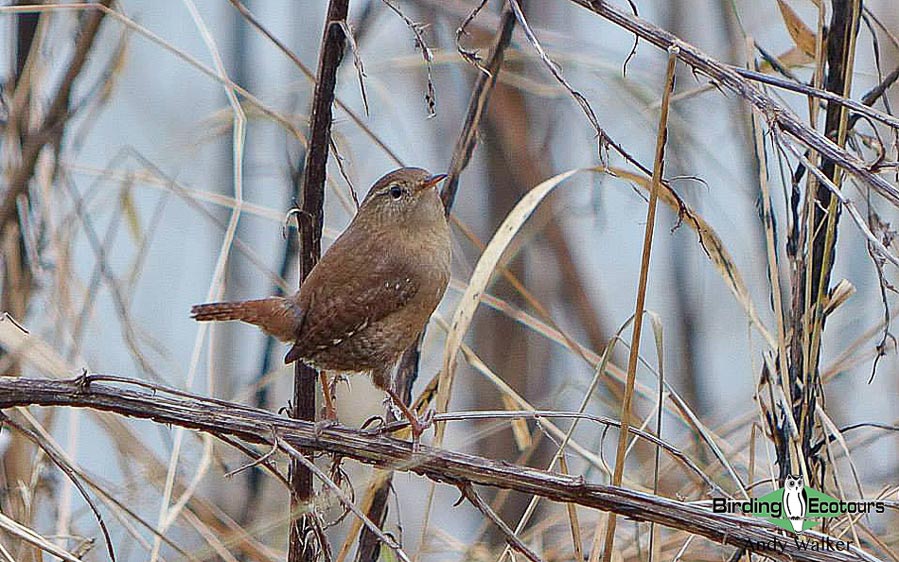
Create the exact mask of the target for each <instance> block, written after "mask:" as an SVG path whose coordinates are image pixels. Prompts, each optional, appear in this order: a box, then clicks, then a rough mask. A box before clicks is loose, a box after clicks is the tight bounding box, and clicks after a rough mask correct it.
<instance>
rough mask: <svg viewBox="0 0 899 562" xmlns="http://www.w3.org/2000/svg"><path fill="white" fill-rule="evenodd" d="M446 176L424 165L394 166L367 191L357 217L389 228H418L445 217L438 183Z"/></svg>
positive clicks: (359, 219) (443, 219)
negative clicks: (424, 168) (425, 167)
mask: <svg viewBox="0 0 899 562" xmlns="http://www.w3.org/2000/svg"><path fill="white" fill-rule="evenodd" d="M445 177H446V174H436V175H433V174H431V173H430V172H428V171H427V170H423V169H421V168H400V169H398V170H394V171H392V172H390V173H389V174H386V175H385V176H383V177H382V178H381V179H379V180H378V181H376V182H375V184H374V185H373V186H372V187H371V189H370V190H369V191H368V195H366V196H365V199H364V200H363V201H362V205H361V207H360V208H359V214H358V215H357V217H356V221H365V222H367V223H369V224H372V225H378V226H383V227H388V228H416V227H419V226H422V225H425V226H426V225H428V224H432V223H435V222H436V221H445V220H446V218H445V216H444V210H443V203H442V202H441V201H440V194H439V193H438V192H437V184H439V183H440V182H441V181H442V180H443V179H444V178H445Z"/></svg>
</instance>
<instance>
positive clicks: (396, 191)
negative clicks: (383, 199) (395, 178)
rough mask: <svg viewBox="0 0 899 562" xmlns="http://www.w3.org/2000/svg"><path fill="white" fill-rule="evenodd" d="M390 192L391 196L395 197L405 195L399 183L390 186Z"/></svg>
mask: <svg viewBox="0 0 899 562" xmlns="http://www.w3.org/2000/svg"><path fill="white" fill-rule="evenodd" d="M388 193H390V196H391V197H393V198H394V199H399V198H400V197H402V196H403V188H402V187H400V186H398V185H392V186H390V191H389V192H388Z"/></svg>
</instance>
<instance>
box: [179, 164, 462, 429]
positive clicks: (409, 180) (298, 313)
mask: <svg viewBox="0 0 899 562" xmlns="http://www.w3.org/2000/svg"><path fill="white" fill-rule="evenodd" d="M445 177H446V176H445V175H443V174H438V175H431V174H430V173H429V172H427V171H426V170H423V169H421V168H400V169H398V170H394V171H393V172H390V173H388V174H387V175H385V176H383V177H382V178H381V179H379V180H378V181H376V182H375V184H374V185H373V186H372V187H371V189H370V190H369V191H368V194H367V195H366V196H365V199H364V200H363V201H362V204H361V205H360V207H359V211H358V212H357V213H356V216H355V217H354V218H353V220H352V222H350V225H349V226H348V227H347V229H346V230H345V231H344V232H343V234H341V235H340V236H339V237H338V238H337V240H335V241H334V243H333V244H332V245H331V247H330V248H329V249H328V251H327V252H325V254H324V255H323V256H322V258H321V260H320V261H319V262H318V263H317V264H316V266H315V267H314V268H313V269H312V271H311V272H309V275H308V276H307V277H306V279H305V281H304V282H303V284H302V286H301V287H300V290H299V291H297V293H296V294H294V295H293V296H290V297H269V298H266V299H260V300H248V301H240V302H220V303H209V304H200V305H196V306H194V307H193V308H192V309H191V317H192V318H194V319H196V320H197V321H200V322H205V321H224V320H240V321H242V322H247V323H249V324H254V325H256V326H259V327H260V328H261V329H262V331H263V332H265V333H266V334H269V335H271V336H273V337H275V338H277V339H279V340H281V341H283V342H290V343H292V344H293V346H292V347H291V348H290V351H289V352H288V353H287V355H286V356H285V358H284V362H285V363H291V362H293V361H296V360H301V361H303V362H304V363H306V364H308V365H310V366H313V367H315V368H317V369H320V370H326V371H339V372H344V373H365V372H369V373H371V376H372V381H373V382H374V384H375V386H377V387H378V388H380V389H382V390H384V391H386V392H387V393H388V394H389V396H390V398H391V399H392V400H393V402H394V403H396V405H397V407H398V408H399V409H400V410H402V412H403V414H404V415H405V417H407V418H408V419H409V423H410V424H411V426H412V432H413V436H414V437H415V438H416V440H417V438H418V436H419V435H421V432H422V431H423V430H424V429H425V428H426V427H427V426H426V424H425V423H423V422H422V421H421V420H419V419H418V417H417V416H416V415H415V414H414V413H413V412H412V411H411V410H410V409H409V408H408V407H407V406H406V405H405V404H404V403H403V401H402V400H400V398H399V396H398V395H397V393H396V389H395V388H394V386H395V385H394V380H393V376H392V373H393V367H394V365H395V364H396V362H397V360H398V359H399V357H400V355H402V353H403V351H405V350H406V349H407V348H408V347H409V346H411V345H412V344H413V343H414V342H415V340H416V339H417V338H418V335H419V334H420V333H421V331H422V330H423V329H424V327H425V325H426V324H427V322H428V319H429V318H430V317H431V313H432V312H434V309H435V308H437V305H438V304H439V303H440V300H441V299H442V298H443V293H444V292H445V291H446V286H447V284H448V283H449V278H450V260H451V255H452V245H451V241H450V230H449V224H448V223H447V219H446V215H445V213H444V207H443V203H442V202H441V200H440V195H439V193H438V192H437V184H438V183H439V182H440V181H441V180H443V178H445ZM325 394H326V395H327V389H326V390H325Z"/></svg>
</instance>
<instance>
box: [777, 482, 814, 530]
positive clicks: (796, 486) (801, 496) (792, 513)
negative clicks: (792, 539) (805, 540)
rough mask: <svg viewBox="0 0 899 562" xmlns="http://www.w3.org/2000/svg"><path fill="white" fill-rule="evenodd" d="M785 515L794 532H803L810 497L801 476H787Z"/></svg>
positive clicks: (784, 501)
mask: <svg viewBox="0 0 899 562" xmlns="http://www.w3.org/2000/svg"><path fill="white" fill-rule="evenodd" d="M783 508H784V514H785V515H786V516H787V519H789V520H790V524H791V525H793V530H794V531H796V532H797V533H800V532H802V524H803V523H804V522H805V513H806V510H807V509H808V496H807V495H806V493H805V486H803V484H802V478H801V477H800V476H787V478H786V480H785V481H784V497H783Z"/></svg>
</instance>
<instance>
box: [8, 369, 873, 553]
mask: <svg viewBox="0 0 899 562" xmlns="http://www.w3.org/2000/svg"><path fill="white" fill-rule="evenodd" d="M28 405H38V406H71V407H80V408H90V409H95V410H104V411H109V412H115V413H118V414H120V415H124V416H129V417H135V418H142V419H151V420H154V421H156V422H158V423H162V424H172V425H178V426H181V427H186V428H190V429H195V430H197V431H202V432H206V433H210V434H212V435H216V436H222V435H231V436H234V437H237V438H239V439H242V440H245V441H247V442H250V443H256V444H270V443H271V431H272V428H273V427H274V428H275V430H276V431H277V432H278V435H279V436H280V437H281V439H283V440H284V442H286V443H288V444H290V446H292V447H294V448H296V449H300V450H302V449H307V450H311V451H323V452H328V453H334V454H337V455H340V456H343V457H346V458H351V459H355V460H357V461H359V462H363V463H367V464H371V465H374V466H378V467H382V468H387V469H391V470H399V471H407V472H415V473H417V474H420V475H422V476H425V477H427V478H429V479H431V480H433V481H435V482H445V483H449V484H451V485H453V486H459V485H460V484H470V485H482V486H492V487H495V488H501V489H508V490H515V491H518V492H523V493H526V494H532V495H539V496H541V497H544V498H547V499H550V500H553V501H558V502H566V503H574V504H578V505H582V506H584V507H589V508H593V509H599V510H601V511H609V512H613V513H616V514H618V515H621V516H623V517H628V518H631V519H633V520H635V521H651V522H655V523H658V524H660V525H664V526H666V527H670V528H673V529H681V530H684V531H687V532H690V533H693V534H696V535H700V536H703V537H705V538H707V539H709V540H711V541H713V542H716V543H723V544H728V545H732V546H735V547H737V548H742V547H745V546H746V545H747V544H749V542H750V541H751V542H752V543H759V542H762V543H764V542H769V541H774V540H775V539H776V540H778V541H779V543H778V544H780V545H782V546H783V550H782V551H766V553H765V554H766V556H768V557H769V558H772V559H774V560H783V561H788V560H789V561H808V562H846V561H868V562H873V561H876V560H877V559H876V558H874V557H873V556H871V555H869V554H867V553H866V552H864V551H862V550H860V549H858V548H855V547H852V546H849V547H847V548H848V550H846V551H828V550H822V551H815V552H810V551H805V550H801V549H799V548H798V547H797V546H796V545H795V544H794V543H793V541H789V540H788V541H784V540H783V537H782V535H781V531H780V530H779V529H778V528H777V527H775V526H774V525H772V524H770V523H768V522H766V521H763V520H761V519H755V518H750V517H740V516H737V515H728V514H719V513H713V512H712V511H711V510H708V509H706V508H704V507H701V506H699V505H696V504H694V503H688V502H682V501H677V500H672V499H668V498H663V497H658V496H654V495H651V494H645V493H642V492H637V491H634V490H628V489H624V488H617V487H614V486H604V485H600V484H589V483H587V482H585V481H584V479H583V477H572V476H567V475H564V474H558V473H553V472H546V471H543V470H537V469H534V468H529V467H525V466H519V465H515V464H509V463H505V462H499V461H493V460H491V459H487V458H484V457H478V456H475V455H468V454H465V453H457V452H454V451H448V450H444V449H438V448H433V447H428V446H424V445H421V446H420V447H419V448H418V449H413V447H412V444H411V443H409V442H406V441H400V440H397V439H392V438H389V437H383V436H379V435H376V434H373V433H371V432H367V431H359V430H353V429H348V428H344V427H339V426H338V427H333V428H329V429H320V428H319V429H318V430H317V429H316V426H315V424H314V423H312V422H306V421H301V420H292V419H289V418H284V417H280V416H277V415H275V414H273V413H271V412H267V411H264V410H257V409H254V408H248V407H246V406H243V405H240V404H230V403H228V402H224V401H221V400H209V399H206V398H203V397H201V396H194V395H190V394H187V393H183V392H180V393H178V395H177V396H176V395H175V394H174V393H171V392H169V389H166V388H165V387H156V392H154V393H149V392H142V391H135V390H128V389H122V388H117V387H115V386H112V385H109V384H105V383H98V382H92V379H91V377H89V376H88V377H81V378H77V379H70V380H62V381H55V380H42V379H27V378H16V379H11V378H10V379H0V408H11V407H14V406H28Z"/></svg>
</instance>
